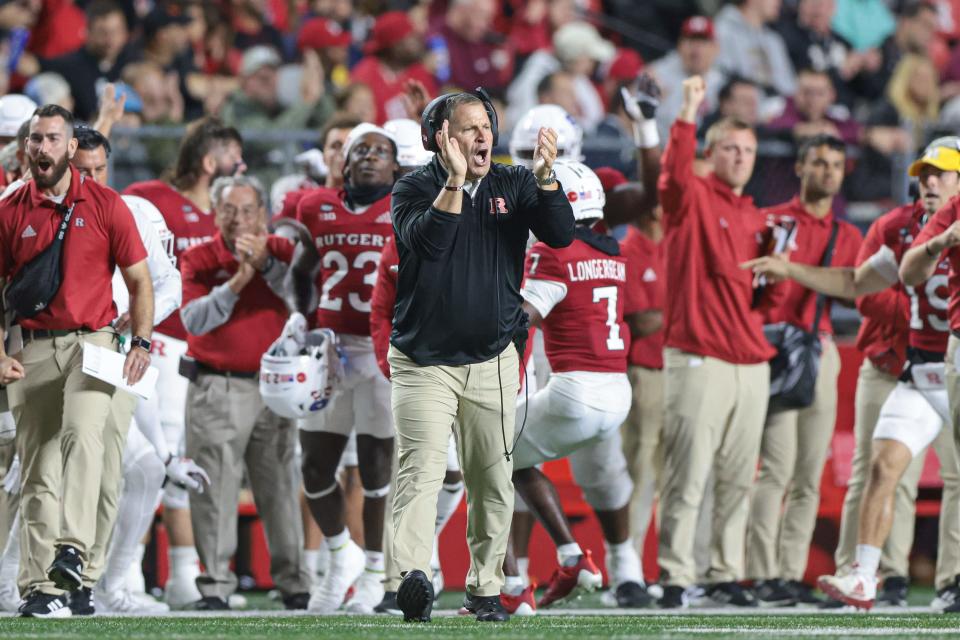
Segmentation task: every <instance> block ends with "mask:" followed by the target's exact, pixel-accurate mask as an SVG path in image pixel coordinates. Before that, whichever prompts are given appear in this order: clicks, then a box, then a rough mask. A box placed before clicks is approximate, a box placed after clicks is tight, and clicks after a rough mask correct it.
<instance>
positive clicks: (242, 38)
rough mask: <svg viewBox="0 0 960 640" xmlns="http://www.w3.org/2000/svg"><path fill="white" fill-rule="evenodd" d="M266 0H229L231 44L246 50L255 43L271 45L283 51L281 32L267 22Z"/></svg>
mask: <svg viewBox="0 0 960 640" xmlns="http://www.w3.org/2000/svg"><path fill="white" fill-rule="evenodd" d="M267 5H268V3H267V0H230V15H231V26H232V27H233V32H234V36H233V45H234V46H235V47H236V48H238V49H240V50H241V51H246V50H247V49H250V48H251V47H254V46H256V45H266V46H269V47H273V48H274V49H275V50H276V51H278V52H281V53H282V52H283V51H284V45H283V34H281V33H280V31H279V30H277V28H276V27H274V26H273V25H272V24H269V23H268V22H267V16H268V15H269V11H268V6H267Z"/></svg>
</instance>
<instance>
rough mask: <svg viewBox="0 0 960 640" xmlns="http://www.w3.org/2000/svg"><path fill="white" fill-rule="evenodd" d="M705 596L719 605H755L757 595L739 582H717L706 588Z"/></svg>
mask: <svg viewBox="0 0 960 640" xmlns="http://www.w3.org/2000/svg"><path fill="white" fill-rule="evenodd" d="M707 597H708V598H710V599H711V600H713V602H714V603H716V604H717V605H719V606H721V607H756V606H757V596H755V595H754V594H753V592H752V591H751V590H750V589H748V588H746V587H744V586H743V585H741V584H740V583H739V582H718V583H716V584H713V585H710V586H709V587H708V588H707Z"/></svg>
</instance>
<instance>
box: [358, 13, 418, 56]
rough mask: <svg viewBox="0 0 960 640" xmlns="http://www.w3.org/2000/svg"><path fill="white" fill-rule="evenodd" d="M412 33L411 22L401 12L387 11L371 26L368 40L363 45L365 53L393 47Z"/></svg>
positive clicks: (408, 17)
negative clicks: (371, 30)
mask: <svg viewBox="0 0 960 640" xmlns="http://www.w3.org/2000/svg"><path fill="white" fill-rule="evenodd" d="M411 33H413V22H411V20H410V16H408V15H407V14H406V13H405V12H403V11H388V12H387V13H385V14H383V15H382V16H380V17H379V18H377V21H376V22H375V23H374V24H373V32H372V33H371V37H370V40H369V41H367V44H366V45H364V47H363V50H364V52H366V53H377V52H378V51H382V50H383V49H386V48H387V47H390V46H393V45H395V44H397V43H398V42H400V41H401V40H403V39H404V38H406V37H407V36H409V35H410V34H411Z"/></svg>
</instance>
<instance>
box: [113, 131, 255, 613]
mask: <svg viewBox="0 0 960 640" xmlns="http://www.w3.org/2000/svg"><path fill="white" fill-rule="evenodd" d="M245 170H246V165H245V164H244V162H243V140H242V139H241V137H240V133H239V132H238V131H237V130H236V129H234V128H233V127H228V126H225V125H224V124H223V123H222V122H220V121H219V120H217V119H216V118H204V119H203V120H199V121H197V122H195V123H193V124H191V125H190V127H188V129H187V134H186V136H185V137H184V138H183V142H182V143H181V144H180V151H179V152H178V154H177V161H176V164H175V165H174V167H173V176H172V177H171V179H170V182H169V183H168V182H165V181H163V180H147V181H145V182H137V183H134V184H132V185H130V186H129V187H127V188H126V189H125V190H124V192H123V193H124V195H134V196H140V197H141V198H144V199H146V200H148V201H150V202H151V203H153V205H154V206H155V207H157V209H159V210H160V213H162V214H163V219H164V221H165V222H166V223H167V228H168V229H170V232H171V233H173V253H174V259H175V260H176V261H179V260H180V256H181V255H182V254H183V252H184V251H186V250H187V249H189V248H190V247H192V246H193V245H195V244H200V243H201V242H206V241H207V240H209V239H210V238H212V237H213V235H214V233H216V231H217V229H216V225H215V224H214V219H213V217H214V216H213V210H212V208H211V205H210V186H211V185H212V184H213V181H214V180H216V179H217V178H218V177H220V176H232V175H235V174H239V173H243V172H244V171H245ZM186 340H187V333H186V331H185V330H184V328H183V323H182V322H181V321H180V315H179V314H177V313H174V314H172V315H170V316H169V317H168V318H167V319H166V320H165V321H163V322H161V323H160V324H159V325H158V326H157V333H156V334H154V340H153V349H152V352H151V353H152V355H153V358H154V364H155V365H156V366H157V368H158V369H159V370H160V378H159V379H158V381H157V393H158V395H159V397H160V407H161V409H160V424H161V425H162V426H163V431H164V434H165V436H166V438H167V446H168V448H169V449H170V451H172V452H173V453H174V454H175V455H181V454H183V438H184V422H183V420H184V406H185V403H186V396H187V380H186V378H184V377H183V376H181V375H180V374H179V371H178V370H179V366H180V356H182V355H183V354H184V353H186V351H187V342H186ZM163 523H164V525H165V526H166V527H167V533H168V534H169V536H170V547H169V549H168V552H167V553H168V557H169V566H170V576H169V578H167V584H166V585H165V586H164V594H163V595H164V599H165V600H166V602H167V604H169V605H170V606H173V607H179V606H184V605H187V604H190V603H193V602H195V601H197V600H198V599H199V598H200V593H199V592H198V591H197V587H196V584H195V581H196V578H197V576H198V575H199V574H200V567H199V562H198V559H197V551H196V549H195V548H194V542H193V530H192V528H191V526H190V502H189V497H188V495H187V492H186V490H185V489H183V488H181V487H178V486H176V485H174V484H173V483H168V484H167V486H166V488H165V489H164V493H163Z"/></svg>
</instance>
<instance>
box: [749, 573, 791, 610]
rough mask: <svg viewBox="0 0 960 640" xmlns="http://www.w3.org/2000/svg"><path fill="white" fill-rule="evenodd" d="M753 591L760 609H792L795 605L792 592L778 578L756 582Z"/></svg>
mask: <svg viewBox="0 0 960 640" xmlns="http://www.w3.org/2000/svg"><path fill="white" fill-rule="evenodd" d="M753 590H754V592H755V593H756V597H757V602H758V604H759V605H760V606H761V607H792V606H793V605H795V604H797V600H796V598H795V597H794V594H793V592H792V591H791V590H790V588H789V587H787V583H786V582H784V581H783V580H781V579H780V578H774V579H773V580H757V583H756V584H755V585H754V587H753Z"/></svg>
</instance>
